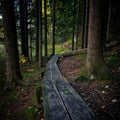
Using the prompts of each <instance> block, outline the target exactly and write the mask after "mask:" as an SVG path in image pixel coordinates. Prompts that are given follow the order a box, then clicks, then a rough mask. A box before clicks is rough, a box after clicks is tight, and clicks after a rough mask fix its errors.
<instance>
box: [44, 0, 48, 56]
mask: <svg viewBox="0 0 120 120" xmlns="http://www.w3.org/2000/svg"><path fill="white" fill-rule="evenodd" d="M44 27H45V42H44V45H45V56H47V55H48V53H47V51H48V48H47V15H46V0H44Z"/></svg>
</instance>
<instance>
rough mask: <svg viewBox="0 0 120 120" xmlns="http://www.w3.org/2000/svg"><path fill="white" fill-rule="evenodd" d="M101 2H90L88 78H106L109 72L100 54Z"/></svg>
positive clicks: (95, 0) (99, 0) (94, 0)
mask: <svg viewBox="0 0 120 120" xmlns="http://www.w3.org/2000/svg"><path fill="white" fill-rule="evenodd" d="M103 2H104V1H103V0H90V10H89V26H88V49H87V73H88V76H89V77H91V76H92V77H95V78H108V77H109V70H108V68H107V66H106V64H105V61H104V58H103V53H102V6H103Z"/></svg>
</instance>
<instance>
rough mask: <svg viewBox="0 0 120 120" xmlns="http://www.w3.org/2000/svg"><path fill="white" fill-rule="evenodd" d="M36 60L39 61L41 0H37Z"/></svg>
mask: <svg viewBox="0 0 120 120" xmlns="http://www.w3.org/2000/svg"><path fill="white" fill-rule="evenodd" d="M35 2H36V61H37V62H38V61H39V1H38V0H36V1H35Z"/></svg>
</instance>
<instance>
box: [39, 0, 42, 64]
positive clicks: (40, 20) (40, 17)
mask: <svg viewBox="0 0 120 120" xmlns="http://www.w3.org/2000/svg"><path fill="white" fill-rule="evenodd" d="M39 65H40V66H42V0H39Z"/></svg>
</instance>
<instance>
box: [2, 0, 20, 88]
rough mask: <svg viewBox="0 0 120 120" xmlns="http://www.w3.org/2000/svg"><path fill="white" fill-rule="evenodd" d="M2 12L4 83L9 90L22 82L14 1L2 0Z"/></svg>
mask: <svg viewBox="0 0 120 120" xmlns="http://www.w3.org/2000/svg"><path fill="white" fill-rule="evenodd" d="M2 10H3V21H4V34H5V48H6V66H7V81H6V83H7V85H8V87H9V88H14V87H15V85H16V84H17V83H19V82H20V81H21V80H22V76H21V72H20V65H19V56H18V43H17V33H16V24H15V23H16V22H15V16H14V15H15V13H14V0H9V1H8V0H2Z"/></svg>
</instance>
